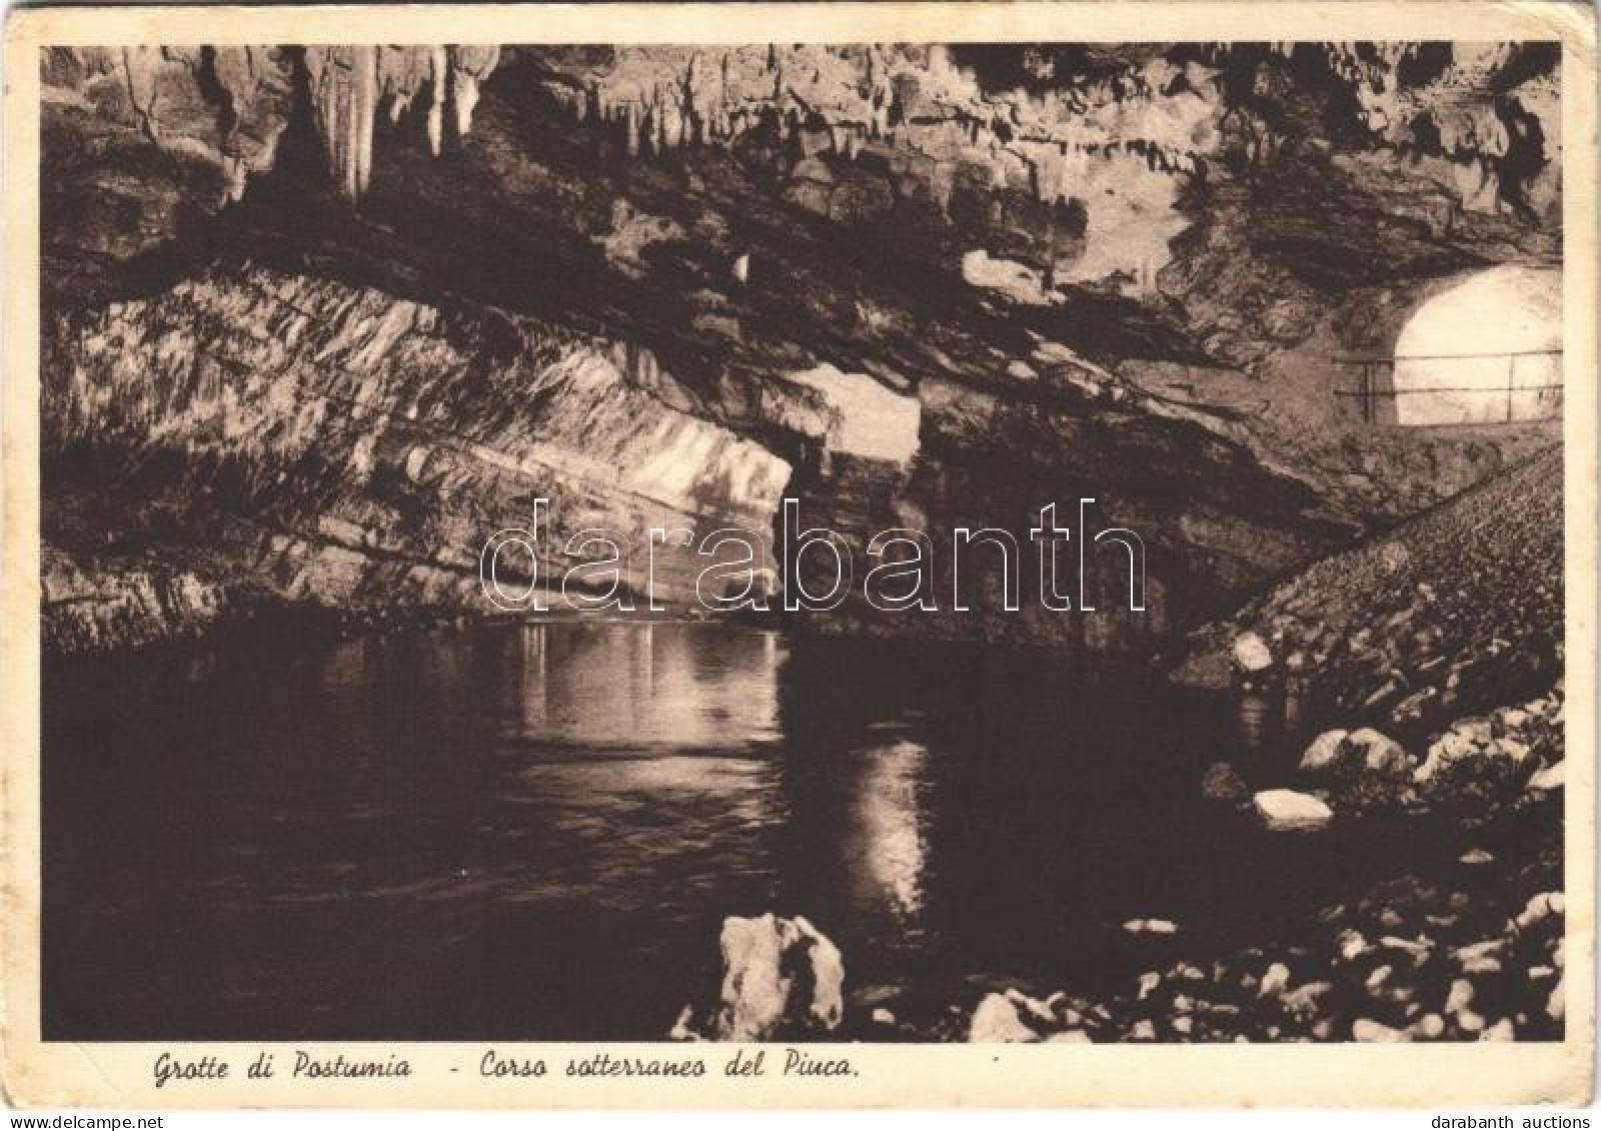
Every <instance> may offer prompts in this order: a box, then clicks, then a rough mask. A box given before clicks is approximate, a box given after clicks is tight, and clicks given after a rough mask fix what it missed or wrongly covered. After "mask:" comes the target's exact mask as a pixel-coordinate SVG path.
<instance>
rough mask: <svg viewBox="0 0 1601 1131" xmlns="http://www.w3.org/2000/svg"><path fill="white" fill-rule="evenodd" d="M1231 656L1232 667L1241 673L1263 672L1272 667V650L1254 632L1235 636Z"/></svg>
mask: <svg viewBox="0 0 1601 1131" xmlns="http://www.w3.org/2000/svg"><path fill="white" fill-rule="evenodd" d="M1232 654H1233V656H1234V666H1235V667H1237V668H1239V669H1240V671H1242V672H1248V673H1249V672H1263V671H1266V670H1267V669H1268V668H1271V667H1272V666H1273V650H1272V649H1271V648H1269V647H1268V646H1267V641H1266V640H1263V639H1262V638H1261V637H1260V636H1258V635H1257V634H1256V633H1254V632H1242V633H1240V634H1239V635H1238V636H1236V637H1235V638H1234V647H1233V649H1232Z"/></svg>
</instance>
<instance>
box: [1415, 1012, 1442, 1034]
mask: <svg viewBox="0 0 1601 1131" xmlns="http://www.w3.org/2000/svg"><path fill="white" fill-rule="evenodd" d="M1412 1030H1413V1032H1414V1033H1416V1034H1417V1035H1418V1036H1420V1037H1423V1038H1425V1039H1426V1040H1430V1041H1432V1040H1435V1039H1436V1038H1438V1037H1439V1036H1440V1035H1441V1034H1442V1033H1444V1032H1445V1018H1443V1017H1441V1016H1440V1015H1439V1014H1438V1013H1425V1014H1424V1015H1423V1016H1422V1017H1419V1018H1418V1019H1417V1020H1416V1021H1415V1022H1413V1023H1412Z"/></svg>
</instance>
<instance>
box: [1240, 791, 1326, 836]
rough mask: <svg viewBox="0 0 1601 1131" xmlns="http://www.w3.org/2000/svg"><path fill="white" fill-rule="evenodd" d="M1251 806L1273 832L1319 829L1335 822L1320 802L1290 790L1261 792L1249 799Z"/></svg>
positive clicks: (1307, 794) (1306, 794)
mask: <svg viewBox="0 0 1601 1131" xmlns="http://www.w3.org/2000/svg"><path fill="white" fill-rule="evenodd" d="M1251 805H1252V806H1253V807H1254V808H1255V809H1256V813H1257V816H1259V817H1261V818H1262V821H1263V823H1265V824H1266V825H1267V827H1268V828H1270V829H1272V830H1273V831H1275V832H1299V831H1309V830H1312V829H1321V828H1323V827H1324V826H1326V825H1327V824H1328V823H1329V822H1330V821H1332V820H1333V819H1334V810H1332V809H1330V808H1329V807H1328V806H1327V805H1326V804H1324V803H1323V802H1322V801H1321V800H1319V799H1318V798H1316V797H1313V796H1312V795H1311V794H1310V793H1297V792H1296V791H1295V790H1293V789H1264V790H1262V791H1261V792H1260V793H1257V794H1256V795H1254V796H1253V797H1252V798H1251Z"/></svg>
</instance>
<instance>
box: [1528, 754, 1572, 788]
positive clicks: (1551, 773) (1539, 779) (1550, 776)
mask: <svg viewBox="0 0 1601 1131" xmlns="http://www.w3.org/2000/svg"><path fill="white" fill-rule="evenodd" d="M1567 780H1568V773H1567V762H1566V761H1562V762H1557V763H1556V764H1554V765H1550V766H1546V767H1544V768H1543V769H1539V770H1536V771H1535V773H1534V776H1533V777H1531V778H1530V779H1529V791H1530V792H1531V793H1551V792H1552V791H1554V790H1558V789H1561V788H1563V787H1564V786H1565V785H1566V784H1567Z"/></svg>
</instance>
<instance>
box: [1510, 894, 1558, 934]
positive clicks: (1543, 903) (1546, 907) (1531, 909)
mask: <svg viewBox="0 0 1601 1131" xmlns="http://www.w3.org/2000/svg"><path fill="white" fill-rule="evenodd" d="M1565 908H1566V901H1565V900H1564V899H1563V898H1562V893H1561V892H1559V891H1542V892H1540V893H1539V894H1537V895H1531V896H1530V897H1529V902H1527V903H1525V904H1524V905H1523V910H1522V911H1520V912H1519V913H1518V917H1517V925H1518V930H1520V931H1526V930H1528V929H1529V928H1530V927H1532V926H1534V925H1535V924H1536V923H1539V922H1541V921H1543V920H1545V919H1547V918H1549V917H1550V916H1552V915H1561V914H1562V913H1563V911H1564V910H1565Z"/></svg>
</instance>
